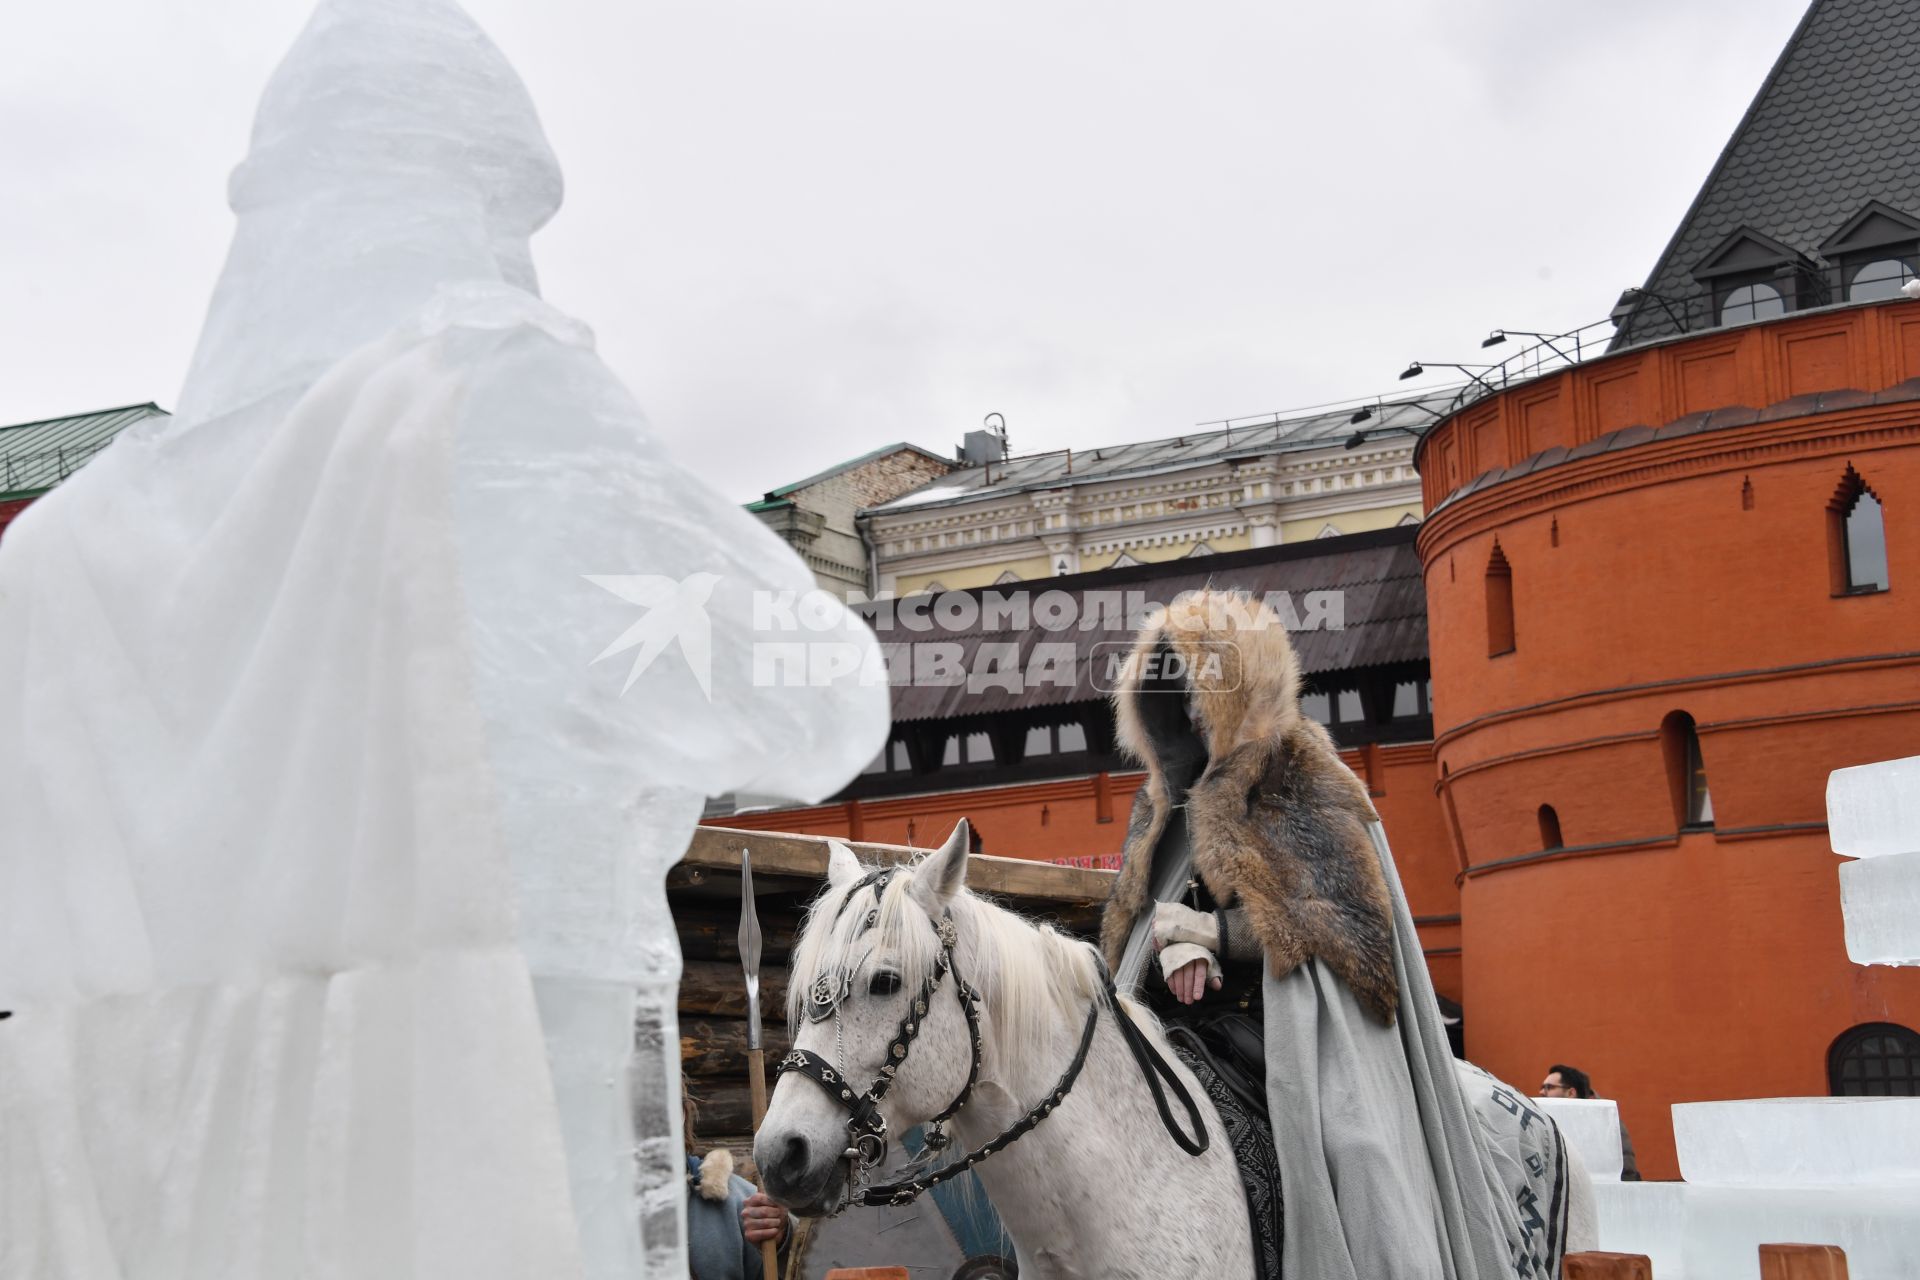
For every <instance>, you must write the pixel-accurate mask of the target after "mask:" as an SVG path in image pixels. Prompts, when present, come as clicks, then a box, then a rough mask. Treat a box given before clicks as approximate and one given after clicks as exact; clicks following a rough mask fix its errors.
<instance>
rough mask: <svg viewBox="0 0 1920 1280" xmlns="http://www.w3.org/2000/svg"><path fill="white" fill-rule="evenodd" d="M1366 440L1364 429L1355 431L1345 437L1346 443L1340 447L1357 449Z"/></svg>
mask: <svg viewBox="0 0 1920 1280" xmlns="http://www.w3.org/2000/svg"><path fill="white" fill-rule="evenodd" d="M1366 442H1367V433H1366V432H1364V431H1356V432H1354V433H1353V434H1352V435H1350V436H1348V437H1347V443H1346V444H1345V445H1344V446H1342V447H1343V448H1347V449H1358V448H1359V447H1360V446H1361V445H1363V444H1365V443H1366Z"/></svg>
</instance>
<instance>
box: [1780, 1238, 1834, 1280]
mask: <svg viewBox="0 0 1920 1280" xmlns="http://www.w3.org/2000/svg"><path fill="white" fill-rule="evenodd" d="M1760 1280H1847V1253H1846V1250H1844V1249H1842V1248H1841V1247H1840V1246H1839V1245H1837V1244H1763V1245H1761V1246H1760Z"/></svg>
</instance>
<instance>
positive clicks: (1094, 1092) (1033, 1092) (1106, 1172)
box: [954, 1001, 1233, 1277]
mask: <svg viewBox="0 0 1920 1280" xmlns="http://www.w3.org/2000/svg"><path fill="white" fill-rule="evenodd" d="M1084 1010H1085V1003H1084V1001H1083V1002H1082V1004H1081V1010H1080V1014H1079V1016H1071V1015H1070V1016H1069V1017H1067V1018H1064V1019H1061V1020H1059V1021H1058V1022H1057V1024H1056V1025H1055V1026H1054V1027H1053V1029H1052V1032H1051V1034H1050V1036H1049V1037H1048V1038H1047V1042H1046V1043H1044V1044H1037V1045H1019V1046H1008V1045H1004V1044H1002V1043H1000V1042H998V1041H996V1040H995V1039H994V1038H993V1037H992V1035H991V1023H989V1034H988V1054H987V1057H986V1060H985V1061H984V1062H983V1066H982V1071H981V1080H982V1084H981V1085H980V1087H979V1088H978V1089H977V1090H976V1093H975V1101H974V1102H970V1103H969V1104H968V1105H967V1106H966V1107H964V1108H962V1110H961V1112H960V1114H959V1116H957V1117H956V1118H955V1123H954V1137H955V1139H956V1140H957V1141H959V1142H961V1143H964V1144H965V1146H966V1147H967V1149H968V1150H972V1149H974V1148H976V1147H978V1146H979V1145H980V1144H981V1143H983V1142H986V1141H987V1140H989V1139H991V1138H992V1137H994V1136H995V1135H997V1134H998V1133H1000V1132H1001V1131H1002V1130H1003V1129H1005V1128H1006V1127H1007V1126H1008V1125H1010V1124H1012V1123H1013V1122H1014V1121H1016V1120H1018V1119H1020V1118H1021V1117H1022V1116H1024V1115H1025V1114H1026V1113H1027V1111H1028V1109H1029V1108H1030V1107H1032V1106H1033V1105H1034V1104H1035V1103H1037V1102H1039V1101H1041V1100H1042V1099H1044V1098H1045V1097H1047V1096H1048V1095H1049V1094H1050V1093H1051V1092H1052V1091H1053V1089H1054V1088H1055V1087H1057V1085H1058V1084H1059V1082H1060V1077H1061V1076H1062V1074H1063V1073H1064V1072H1065V1071H1066V1069H1067V1066H1068V1064H1069V1063H1071V1062H1072V1060H1073V1055H1074V1053H1075V1051H1076V1050H1077V1049H1078V1048H1079V1043H1080V1036H1081V1033H1082V1031H1083V1029H1084V1026H1085V1023H1084V1021H1083V1018H1084ZM1176 1114H1179V1115H1181V1116H1182V1118H1183V1119H1184V1112H1182V1111H1180V1109H1179V1108H1177V1107H1176ZM1168 1153H1174V1154H1175V1155H1176V1157H1177V1158H1175V1159H1171V1160H1170V1159H1167V1158H1166V1156H1167V1155H1168ZM1143 1155H1144V1156H1146V1158H1144V1159H1143ZM1215 1158H1216V1159H1217V1153H1216V1157H1215ZM1186 1161H1187V1157H1185V1156H1184V1155H1183V1154H1179V1153H1178V1151H1177V1148H1175V1147H1174V1146H1173V1143H1172V1141H1171V1140H1170V1139H1169V1138H1168V1136H1167V1135H1166V1133H1165V1132H1164V1131H1163V1130H1162V1126H1161V1122H1160V1117H1159V1114H1158V1112H1157V1110H1156V1109H1155V1107H1154V1104H1153V1099H1152V1095H1151V1094H1150V1093H1149V1092H1148V1091H1147V1087H1146V1083H1145V1079H1144V1077H1143V1076H1142V1075H1141V1071H1140V1067H1139V1066H1138V1064H1136V1063H1135V1061H1134V1059H1133V1056H1132V1055H1131V1054H1130V1053H1129V1052H1128V1050H1127V1048H1126V1045H1125V1042H1124V1041H1123V1040H1122V1039H1121V1037H1120V1033H1119V1030H1118V1028H1117V1027H1116V1025H1115V1023H1114V1014H1113V1011H1112V1010H1111V1009H1110V1008H1106V1007H1103V1008H1102V1009H1101V1011H1100V1015H1099V1023H1098V1025H1097V1027H1096V1028H1095V1034H1094V1038H1093V1042H1092V1044H1091V1046H1090V1047H1089V1049H1088V1053H1087V1060H1086V1065H1085V1066H1084V1067H1083V1068H1082V1069H1081V1072H1080V1075H1079V1077H1078V1078H1077V1079H1076V1080H1075V1081H1074V1083H1073V1086H1072V1089H1071V1090H1070V1092H1069V1093H1068V1095H1067V1098H1066V1100H1065V1101H1064V1102H1063V1103H1062V1104H1061V1106H1060V1108H1059V1109H1058V1110H1056V1111H1055V1112H1054V1113H1053V1114H1052V1115H1050V1116H1048V1117H1047V1118H1046V1119H1044V1120H1042V1121H1041V1122H1040V1123H1039V1124H1038V1125H1037V1126H1036V1127H1035V1128H1033V1129H1032V1130H1030V1131H1029V1132H1028V1133H1027V1134H1026V1135H1025V1136H1023V1137H1021V1138H1020V1139H1019V1140H1018V1141H1017V1142H1015V1143H1014V1144H1013V1145H1012V1146H1010V1147H1007V1148H1006V1149H1004V1150H1003V1151H1002V1152H1001V1153H1000V1154H998V1155H996V1156H994V1157H993V1158H992V1159H990V1160H988V1161H986V1162H985V1163H983V1164H981V1165H980V1166H979V1168H978V1170H977V1173H978V1175H979V1177H980V1179H981V1182H982V1184H983V1185H984V1187H985V1188H986V1191H987V1195H988V1197H989V1198H990V1199H991V1200H992V1202H993V1204H994V1206H995V1208H996V1209H997V1210H998V1211H999V1214H1000V1217H1001V1220H1002V1222H1003V1223H1004V1224H1005V1226H1006V1228H1007V1231H1008V1233H1009V1234H1010V1235H1012V1236H1013V1238H1014V1240H1015V1242H1016V1243H1017V1244H1018V1245H1019V1247H1020V1251H1021V1264H1022V1267H1023V1268H1030V1269H1031V1271H1032V1272H1033V1274H1035V1275H1036V1276H1040V1277H1077V1276H1089V1277H1092V1276H1123V1275H1131V1274H1134V1272H1133V1270H1132V1268H1133V1267H1134V1266H1135V1265H1136V1264H1137V1263H1140V1262H1142V1261H1149V1262H1150V1259H1151V1255H1150V1254H1149V1253H1143V1252H1142V1250H1141V1245H1142V1242H1143V1236H1144V1235H1151V1234H1152V1233H1153V1232H1154V1231H1156V1230H1157V1229H1158V1228H1157V1227H1156V1225H1155V1224H1159V1223H1164V1222H1167V1221H1174V1222H1178V1221H1182V1220H1192V1219H1193V1215H1194V1214H1196V1213H1198V1212H1201V1211H1202V1210H1203V1208H1204V1201H1205V1200H1206V1199H1207V1198H1208V1197H1212V1198H1213V1199H1215V1200H1218V1199H1219V1198H1220V1188H1219V1187H1218V1186H1215V1185H1213V1183H1212V1182H1209V1180H1208V1179H1207V1178H1205V1177H1204V1176H1203V1175H1201V1172H1200V1171H1199V1170H1198V1169H1196V1168H1194V1167H1193V1166H1191V1165H1189V1164H1187V1163H1186ZM1227 1167H1229V1168H1230V1167H1231V1166H1230V1165H1229V1166H1227ZM1214 1181H1215V1182H1217V1181H1218V1180H1217V1179H1215V1180H1214ZM1190 1200H1192V1201H1194V1202H1195V1203H1193V1204H1189V1203H1188V1202H1189V1201H1190ZM1169 1215H1171V1217H1170V1218H1169ZM1023 1273H1024V1272H1023ZM1227 1274H1233V1272H1231V1271H1229V1272H1227Z"/></svg>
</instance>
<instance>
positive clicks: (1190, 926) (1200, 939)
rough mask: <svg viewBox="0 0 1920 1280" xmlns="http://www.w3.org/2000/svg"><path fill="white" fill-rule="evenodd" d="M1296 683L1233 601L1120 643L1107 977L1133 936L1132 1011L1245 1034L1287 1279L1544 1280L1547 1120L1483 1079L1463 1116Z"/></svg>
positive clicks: (1261, 609)
mask: <svg viewBox="0 0 1920 1280" xmlns="http://www.w3.org/2000/svg"><path fill="white" fill-rule="evenodd" d="M1300 682H1301V677H1300V670H1299V665H1298V663H1297V661H1296V659H1295V657H1294V653H1293V648H1292V645H1291V643H1290V642H1289V640H1288V638H1287V634H1286V630H1285V628H1284V627H1283V626H1282V625H1281V623H1280V621H1279V619H1278V617H1277V616H1276V615H1275V614H1274V613H1273V612H1272V611H1271V610H1270V609H1268V608H1267V607H1266V606H1265V605H1263V604H1260V603H1257V602H1254V601H1251V600H1249V599H1247V598H1246V597H1243V596H1239V595H1234V594H1229V593H1224V592H1215V591H1204V592H1196V593H1193V594H1191V595H1188V596H1184V597H1181V598H1180V599H1178V600H1176V601H1174V602H1173V603H1172V604H1171V605H1169V606H1168V607H1167V608H1166V609H1164V610H1162V611H1160V613H1159V614H1157V615H1156V616H1155V617H1154V618H1153V619H1152V620H1150V621H1149V623H1148V625H1147V626H1146V628H1145V629H1144V630H1143V631H1142V632H1141V634H1140V636H1139V638H1138V640H1137V642H1136V644H1135V647H1134V650H1133V655H1132V661H1131V662H1130V663H1129V664H1128V666H1127V668H1126V670H1125V672H1124V676H1123V679H1122V681H1121V685H1120V687H1119V688H1118V689H1117V690H1116V692H1115V695H1114V703H1115V717H1116V722H1117V727H1118V734H1119V739H1120V741H1121V743H1122V745H1123V746H1124V747H1125V748H1126V749H1127V750H1128V752H1129V753H1130V754H1132V755H1133V756H1134V757H1135V758H1137V759H1138V760H1139V761H1140V762H1141V764H1142V765H1143V766H1144V767H1145V768H1146V771H1147V778H1146V780H1145V782H1144V783H1143V784H1142V785H1141V787H1140V790H1139V792H1138V793H1137V795H1136V796H1135V800H1134V808H1133V815H1132V818H1131V820H1130V822H1129V824H1128V830H1127V838H1126V845H1125V849H1124V853H1123V860H1122V864H1121V869H1120V874H1119V876H1118V877H1117V878H1116V880H1115V883H1114V889H1113V893H1112V896H1111V898H1110V899H1109V900H1108V902H1107V905H1106V909H1105V914H1104V918H1103V920H1102V924H1101V943H1102V948H1103V950H1104V952H1105V955H1106V959H1107V963H1108V965H1109V967H1110V968H1112V969H1113V971H1114V972H1115V973H1116V975H1119V976H1120V978H1121V980H1122V981H1123V982H1124V981H1127V980H1129V979H1130V978H1131V976H1132V971H1131V970H1130V969H1129V967H1128V966H1127V965H1126V964H1125V963H1124V962H1125V961H1126V959H1127V958H1128V957H1129V956H1130V955H1135V954H1139V953H1140V951H1141V948H1142V947H1143V946H1144V945H1145V944H1146V943H1147V942H1148V941H1149V940H1150V941H1151V943H1152V944H1153V945H1154V946H1156V947H1158V948H1159V955H1160V966H1159V975H1158V976H1159V978H1160V979H1161V981H1158V982H1156V981H1154V980H1153V979H1150V978H1149V979H1144V980H1143V981H1142V987H1141V990H1140V994H1142V995H1144V996H1145V997H1146V998H1147V1000H1148V1002H1149V1004H1150V1005H1152V1006H1154V1007H1155V1008H1156V1011H1161V1012H1163V1013H1165V1014H1166V1016H1167V1017H1168V1018H1169V1020H1171V1021H1175V1022H1192V1021H1205V1020H1207V1019H1208V1017H1209V1016H1210V1013H1211V1011H1212V1010H1213V1009H1215V1008H1218V1007H1221V1006H1225V1007H1226V1008H1227V1009H1228V1010H1230V1011H1235V1012H1240V1011H1244V1013H1245V1014H1246V1015H1247V1017H1249V1018H1259V1019H1261V1021H1262V1023H1263V1030H1262V1031H1259V1032H1255V1033H1254V1034H1255V1036H1256V1038H1259V1039H1262V1041H1263V1045H1262V1051H1263V1052H1264V1059H1265V1064H1264V1065H1265V1081H1264V1086H1265V1093H1266V1101H1267V1103H1268V1113H1269V1116H1270V1124H1271V1126H1272V1129H1271V1132H1272V1137H1273V1139H1274V1146H1275V1148H1276V1151H1277V1162H1278V1166H1279V1174H1280V1179H1279V1180H1280V1182H1281V1184H1282V1195H1281V1200H1282V1202H1283V1206H1282V1210H1281V1212H1282V1216H1283V1218H1284V1238H1283V1240H1282V1241H1281V1242H1280V1253H1281V1255H1282V1266H1281V1270H1282V1271H1283V1272H1284V1273H1285V1274H1286V1275H1291V1276H1313V1277H1316V1280H1322V1278H1324V1280H1406V1278H1413V1277H1417V1278H1419V1280H1428V1278H1430V1277H1431V1278H1433V1280H1440V1278H1443V1277H1444V1278H1447V1280H1455V1278H1464V1277H1475V1276H1486V1277H1494V1276H1515V1275H1518V1276H1522V1277H1535V1276H1540V1277H1550V1276H1553V1275H1555V1274H1557V1271H1558V1264H1559V1252H1560V1248H1561V1246H1562V1245H1563V1244H1564V1237H1563V1235H1562V1231H1563V1229H1564V1215H1565V1209H1564V1201H1565V1197H1564V1196H1563V1195H1559V1194H1558V1191H1559V1190H1560V1189H1561V1187H1562V1185H1563V1184H1562V1183H1561V1182H1557V1181H1556V1179H1563V1178H1564V1173H1563V1171H1562V1164H1561V1161H1560V1159H1559V1157H1558V1155H1557V1154H1556V1149H1555V1148H1554V1147H1552V1145H1551V1139H1550V1138H1543V1136H1542V1135H1549V1134H1550V1133H1551V1126H1550V1125H1549V1124H1546V1123H1544V1122H1543V1123H1538V1124H1535V1123H1534V1121H1535V1120H1536V1119H1537V1118H1538V1117H1537V1113H1534V1112H1533V1111H1532V1108H1531V1107H1530V1106H1529V1105H1528V1104H1527V1102H1526V1100H1525V1098H1524V1097H1522V1096H1515V1095H1513V1094H1512V1091H1505V1092H1502V1091H1500V1090H1499V1088H1498V1082H1495V1081H1492V1079H1491V1077H1486V1076H1484V1074H1483V1073H1482V1074H1478V1077H1477V1078H1478V1079H1479V1080H1484V1081H1486V1083H1487V1088H1486V1089H1484V1090H1482V1089H1481V1088H1480V1086H1479V1085H1477V1084H1474V1085H1472V1086H1471V1088H1472V1091H1473V1100H1472V1108H1473V1109H1472V1110H1471V1111H1470V1110H1469V1103H1468V1101H1467V1099H1466V1097H1465V1095H1463V1092H1462V1089H1463V1084H1462V1082H1461V1081H1460V1080H1457V1079H1456V1078H1455V1074H1454V1062H1453V1058H1452V1055H1451V1052H1450V1051H1449V1047H1448V1044H1447V1040H1446V1034H1445V1031H1444V1029H1443V1028H1442V1026H1441V1024H1440V1021H1439V1014H1438V1010H1437V1008H1436V1007H1435V1005H1434V1000H1433V996H1432V992H1431V987H1430V986H1429V984H1428V981H1427V977H1426V972H1425V968H1424V962H1423V958H1422V956H1421V953H1420V950H1419V943H1418V940H1417V938H1416V937H1415V936H1414V934H1413V929H1412V920H1411V916H1410V915H1409V914H1408V913H1407V908H1406V903H1405V899H1404V897H1402V896H1401V893H1400V890H1399V883H1398V878H1397V877H1396V876H1395V875H1394V874H1393V871H1392V863H1391V860H1390V859H1389V858H1388V856H1387V853H1386V846H1385V841H1384V837H1381V838H1380V840H1379V843H1378V844H1377V845H1376V843H1375V832H1376V831H1377V826H1376V825H1375V824H1377V822H1378V818H1377V816H1376V815H1375V813H1374V810H1373V805H1372V802H1371V801H1370V800H1369V799H1368V797H1367V790H1366V788H1365V787H1364V786H1363V785H1362V784H1361V783H1360V781H1359V780H1358V779H1357V778H1355V777H1354V775H1353V773H1352V772H1351V771H1350V770H1349V769H1348V768H1347V767H1346V766H1345V764H1343V763H1342V762H1341V760H1340V757H1339V754H1338V752H1337V750H1336V749H1335V747H1334V745H1333V741H1332V739H1331V738H1330V737H1329V736H1328V734H1327V732H1326V730H1325V729H1323V728H1322V727H1321V726H1320V725H1319V724H1317V723H1315V722H1314V721H1313V720H1311V719H1310V718H1308V717H1307V716H1306V715H1305V714H1304V713H1303V712H1302V711H1301V709H1300V698H1299V692H1300ZM1188 858H1190V860H1191V868H1192V875H1191V878H1190V879H1188V880H1185V881H1184V882H1183V881H1182V880H1181V879H1178V878H1175V877H1176V876H1177V875H1178V872H1179V868H1180V866H1181V863H1182V862H1183V861H1184V860H1186V859H1188ZM1156 886H1157V887H1158V892H1159V896H1160V897H1162V898H1163V899H1172V900H1170V901H1160V902H1155V901H1154V897H1155V895H1156ZM1169 886H1171V888H1172V892H1167V889H1168V887H1169ZM1210 1092H1212V1090H1210ZM1509 1098H1511V1105H1509V1102H1508V1101H1507V1099H1509ZM1216 1099H1217V1095H1216ZM1489 1106H1493V1107H1497V1108H1498V1111H1496V1112H1489V1111H1488V1110H1487V1108H1488V1107H1489ZM1474 1112H1478V1113H1479V1114H1478V1115H1476V1114H1474ZM1490 1116H1491V1118H1489V1117H1490ZM1223 1119H1227V1120H1229V1128H1230V1129H1231V1123H1230V1117H1227V1116H1225V1115H1224V1114H1223ZM1508 1122H1511V1123H1508ZM1503 1124H1504V1125H1506V1128H1507V1129H1511V1130H1513V1131H1514V1132H1513V1133H1507V1132H1506V1130H1504V1129H1503V1130H1502V1141H1501V1144H1499V1145H1496V1146H1493V1147H1487V1146H1485V1145H1484V1140H1483V1139H1482V1137H1481V1136H1480V1131H1481V1130H1482V1129H1483V1128H1486V1127H1489V1126H1492V1127H1495V1128H1498V1127H1500V1126H1502V1125H1503ZM1515 1134H1518V1136H1515ZM1543 1141H1544V1142H1546V1143H1547V1144H1548V1145H1547V1146H1545V1147H1543V1146H1542V1145H1541V1143H1542V1142H1543ZM1235 1146H1236V1150H1243V1147H1242V1144H1241V1143H1240V1142H1238V1141H1236V1143H1235ZM1336 1189H1337V1195H1336ZM1249 1190H1250V1197H1249V1198H1250V1201H1251V1199H1252V1179H1249ZM1250 1207H1251V1206H1250ZM1255 1217H1256V1221H1257V1219H1258V1214H1257V1213H1256V1214H1255ZM1258 1231H1259V1227H1258V1226H1256V1232H1258ZM1256 1243H1259V1242H1258V1241H1257V1242H1256Z"/></svg>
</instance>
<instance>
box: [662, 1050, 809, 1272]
mask: <svg viewBox="0 0 1920 1280" xmlns="http://www.w3.org/2000/svg"><path fill="white" fill-rule="evenodd" d="M680 1109H681V1117H682V1120H683V1122H684V1124H685V1128H684V1129H683V1130H682V1132H683V1133H684V1134H685V1135H686V1137H687V1140H688V1142H689V1143H690V1142H691V1141H692V1139H693V1123H694V1118H695V1115H696V1112H695V1110H694V1105H693V1098H692V1096H691V1095H690V1094H688V1093H687V1091H686V1088H685V1086H684V1085H683V1086H682V1087H681V1090H680ZM792 1227H793V1222H792V1220H791V1219H790V1218H789V1217H788V1216H787V1211H786V1210H785V1209H783V1208H781V1207H780V1206H779V1205H777V1204H775V1203H774V1202H773V1201H772V1200H770V1199H768V1198H767V1196H766V1194H765V1193H764V1192H760V1191H755V1190H754V1189H753V1184H752V1183H751V1182H748V1181H747V1180H746V1179H745V1178H742V1177H741V1176H739V1175H738V1174H736V1173H735V1172H734V1171H733V1153H732V1152H731V1151H728V1150H727V1149H726V1148H725V1147H716V1148H714V1149H713V1150H712V1151H709V1152H707V1154H706V1155H705V1156H704V1157H702V1156H695V1155H694V1154H693V1153H692V1152H690V1151H689V1152H688V1153H687V1267H688V1270H689V1272H690V1273H691V1275H692V1277H693V1280H779V1277H777V1276H766V1275H762V1274H761V1266H760V1245H761V1243H762V1242H763V1241H767V1240H774V1241H777V1242H778V1243H779V1247H780V1248H781V1249H782V1250H784V1249H785V1248H786V1246H787V1245H788V1244H789V1243H791V1237H792ZM779 1265H780V1269H781V1270H782V1271H785V1270H786V1266H787V1258H786V1255H785V1254H784V1253H782V1254H781V1256H780V1259H779Z"/></svg>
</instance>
